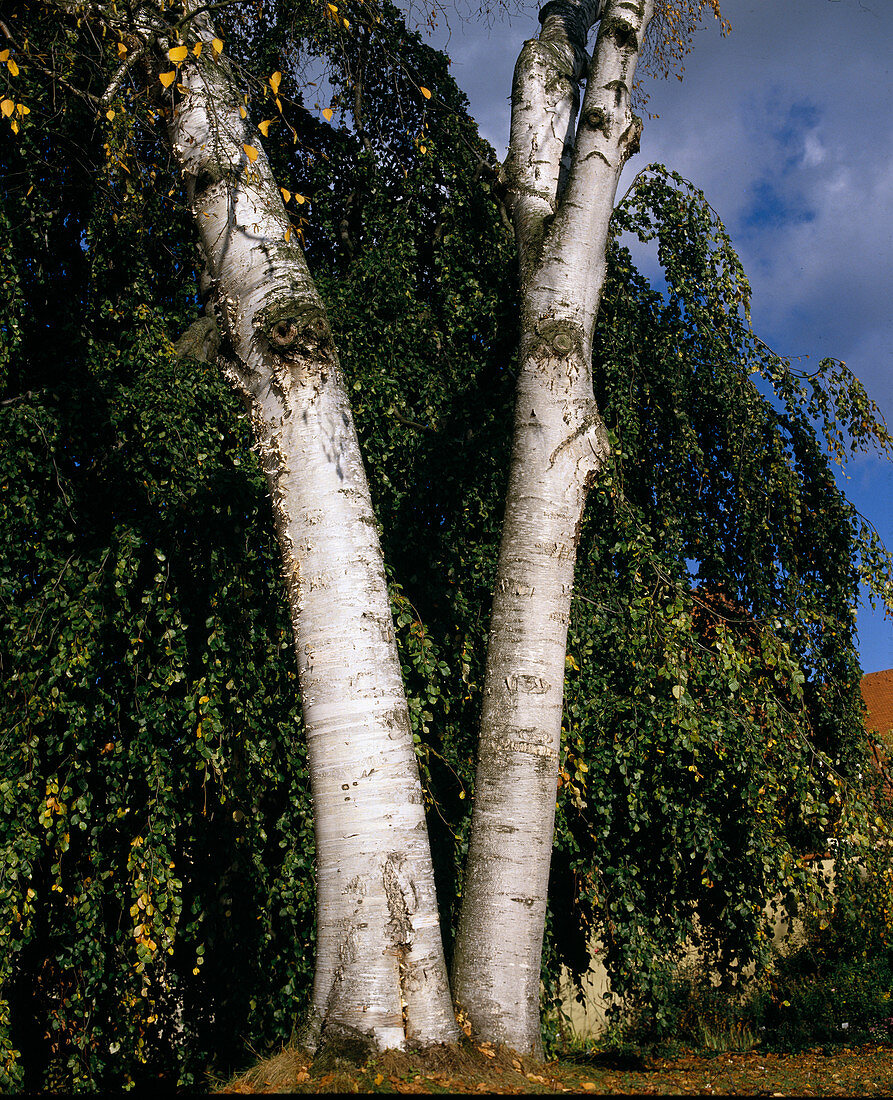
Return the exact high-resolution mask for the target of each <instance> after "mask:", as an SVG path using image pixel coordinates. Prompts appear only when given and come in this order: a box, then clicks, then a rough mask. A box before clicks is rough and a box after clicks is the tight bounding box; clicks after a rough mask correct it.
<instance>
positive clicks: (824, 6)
mask: <svg viewBox="0 0 893 1100" xmlns="http://www.w3.org/2000/svg"><path fill="white" fill-rule="evenodd" d="M722 8H723V14H724V15H725V16H726V18H727V19H729V20H730V22H731V24H732V33H731V34H730V35H729V36H728V37H727V38H721V37H720V34H719V31H718V27H717V26H716V24H715V22H714V21H713V19H712V18H711V19H710V21H709V23H707V24H705V26H704V28H703V29H702V30H701V31H699V33H698V35H697V37H696V40H695V47H694V50H693V52H692V53H691V54H690V56H689V58H688V60H687V63H686V70H685V78H684V80H683V81H682V82H680V81H678V80H676V79H675V78H671V79H669V80H659V79H652V80H649V82H648V84H647V87H648V91H649V92H650V96H651V98H650V101H649V103H648V110H649V112H650V113H651V114H652V115H657V116H658V117H656V118H650V119H647V118H646V126H645V133H644V136H643V139H642V148H641V152H640V154H639V155H638V156H637V157H636V158H634V160H633V161H632V162H631V163H630V165H628V167H627V173H628V176H629V178H631V176H632V174H633V173H634V172H636V171H638V170H639V169H640V168H642V167H644V165H645V164H647V163H649V162H651V161H659V162H661V163H663V164H666V165H668V166H669V167H670V168H673V169H675V170H676V171H678V172H681V173H682V175H684V176H686V177H687V178H688V179H690V180H691V181H692V182H693V183H694V184H695V185H696V186H697V187H699V188H700V189H701V190H702V191H704V192H705V194H706V195H707V198H708V200H709V201H710V203H711V204H712V206H713V207H714V208H715V209H716V210H717V211H718V212H719V215H720V217H722V219H723V221H724V222H725V224H726V226H727V228H728V229H729V231H730V233H731V236H732V239H733V241H734V243H735V246H736V248H737V249H738V252H739V255H740V256H741V259H742V261H743V263H744V267H745V270H746V271H747V273H748V276H749V278H750V281H751V285H752V287H753V322H754V328H755V330H756V331H757V333H758V334H759V335H760V336H761V337H762V338H763V339H764V340H765V341H766V342H767V343H768V344H769V345H770V346H771V347H772V348H774V350H775V351H777V352H779V353H781V354H783V355H788V356H792V357H798V356H808V357H809V358H808V359H805V358H804V359H803V361H802V365H803V367H804V368H805V369H810V368H811V366H814V365H816V364H817V363H818V360H819V359H821V358H822V357H823V356H833V357H835V358H838V359H843V360H844V361H845V362H846V363H847V364H848V366H849V367H850V368H851V370H853V372H854V373H855V374H856V376H857V377H858V378H860V379H861V381H862V382H863V383H864V385H865V386H866V388H867V390H868V392H869V394H870V396H871V397H872V398H873V399H874V400H875V402H876V403H877V404H878V405H879V406H880V408H881V410H882V412H883V414H884V416H885V418H886V420H887V423H888V426H890V427H893V306H891V298H893V293H891V292H893V247H891V246H893V113H891V109H890V104H891V103H893V77H891V61H890V56H891V54H893V48H891V47H893V0H722ZM535 10H536V9H535V6H534V5H530V7H529V8H528V10H527V11H526V12H524V13H521V14H519V15H517V16H513V17H512V18H510V19H508V18H495V17H494V18H491V20H490V24H491V25H490V27H489V28H488V27H487V26H486V25H485V24H484V23H482V22H480V21H474V20H470V19H469V20H465V21H463V20H461V19H459V18H457V17H455V16H451V17H450V26H449V27H448V26H447V25H446V24H445V23H444V22H443V21H441V23H440V26H439V27H438V29H437V32H436V34H435V36H434V39H433V44H434V45H437V46H438V47H440V48H443V49H445V50H446V51H447V53H449V55H450V56H451V58H452V59H453V64H452V72H453V75H454V76H455V78H456V80H457V81H458V83H459V85H460V87H461V88H463V90H464V91H465V92H466V94H467V95H468V97H469V99H470V100H471V106H472V112H473V114H474V115H475V117H476V118H477V120H478V123H479V125H480V128H481V132H482V134H483V135H484V136H485V137H486V138H487V139H488V140H489V141H490V142H491V143H492V144H493V145H494V147H495V148H496V150H497V153H499V154H500V155H503V154H504V151H505V144H506V141H507V138H508V128H509V102H508V96H509V92H510V90H511V75H512V69H513V67H514V61H515V58H516V57H517V54H518V51H519V49H520V46H521V44H522V42H523V41H524V39H525V38H528V37H530V36H531V35H532V34H534V33H535V31H536V28H537V25H538V24H537V22H536V15H535ZM623 190H625V181H621V184H620V193H622V192H623ZM838 480H839V482H840V484H841V486H842V487H843V488H844V490H845V492H846V493H847V496H848V497H849V498H850V500H851V501H852V502H853V503H854V504H855V506H856V507H857V508H858V509H859V511H860V512H861V513H862V514H863V515H864V516H866V517H867V518H868V519H869V520H871V522H872V523H874V525H875V526H876V527H877V529H878V530H879V532H880V533H881V535H882V537H883V539H884V541H885V543H886V544H887V546H888V547H893V463H891V462H890V461H889V460H882V459H879V458H876V457H869V456H864V457H859V458H857V459H856V460H855V461H853V462H852V463H851V464H850V465H849V466H848V467H847V468H846V470H844V471H842V472H841V473H840V476H839V479H838ZM858 628H859V642H860V652H861V655H862V665H863V669H864V671H865V672H875V671H878V670H880V669H886V668H891V667H893V620H891V619H890V618H889V617H887V618H885V617H884V615H883V612H882V610H880V609H879V610H877V611H874V612H872V611H871V609H870V608H868V607H866V606H864V605H863V607H861V608H860V610H859V615H858Z"/></svg>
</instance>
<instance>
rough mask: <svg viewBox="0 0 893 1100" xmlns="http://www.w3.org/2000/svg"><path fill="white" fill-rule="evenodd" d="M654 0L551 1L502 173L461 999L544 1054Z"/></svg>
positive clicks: (490, 1028)
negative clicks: (543, 1022)
mask: <svg viewBox="0 0 893 1100" xmlns="http://www.w3.org/2000/svg"><path fill="white" fill-rule="evenodd" d="M652 7H653V4H652V0H635V2H634V0H625V2H624V0H607V2H604V3H603V2H602V0H557V2H554V3H549V4H546V6H545V7H544V8H543V9H542V11H541V13H540V21H541V23H542V29H541V32H540V36H539V39H537V40H532V41H529V42H527V43H525V45H524V47H523V49H522V51H521V54H520V57H519V58H518V63H517V67H516V69H515V78H514V86H513V89H512V128H511V139H510V145H509V154H508V158H507V160H506V165H505V174H506V179H507V184H508V187H509V194H510V200H511V203H512V207H513V216H514V224H515V233H516V237H517V241H518V246H519V252H520V262H521V275H522V295H523V298H522V310H523V312H522V336H521V349H520V351H521V354H520V359H521V370H520V375H519V380H518V389H517V399H516V405H515V427H514V443H513V453H512V464H511V472H510V478H509V488H508V494H507V499H506V511H505V519H504V522H503V531H502V543H501V548H500V555H499V566H498V573H497V582H496V590H495V593H494V596H493V610H492V613H491V625H490V642H489V650H488V654H487V670H486V678H485V684H484V700H483V711H482V716H481V733H480V745H479V750H478V752H479V755H478V765H477V777H476V783H475V796H474V811H473V819H472V831H471V841H470V846H469V852H468V861H467V865H466V880H465V885H464V889H463V897H462V911H461V917H460V926H459V936H458V940H457V944H456V952H455V960H454V966H453V993H454V996H455V999H456V1004H457V1007H458V1008H459V1009H460V1011H461V1012H463V1013H464V1014H465V1016H466V1017H467V1019H468V1021H469V1022H470V1024H471V1028H472V1034H473V1035H475V1036H477V1037H479V1038H482V1039H487V1040H490V1041H494V1042H502V1043H506V1044H508V1045H509V1046H512V1047H514V1048H515V1049H517V1050H520V1051H531V1052H534V1053H541V1051H542V1039H541V1032H540V1018H539V1003H540V959H541V954H542V941H543V927H544V921H545V911H546V892H547V888H548V882H549V864H550V858H551V850H552V838H553V831H554V815H555V796H556V790H557V778H558V760H559V752H560V743H561V711H562V699H563V690H564V669H565V655H566V644H567V626H568V618H569V614H570V605H571V596H572V590H573V576H574V564H575V561H576V554H577V542H578V539H579V534H580V525H581V522H582V516H583V507H584V504H585V501H586V495H587V491H588V489H589V486H590V484H591V483H592V480H593V479H594V477H595V475H596V473H597V472H598V470H599V469H600V467H601V466H602V465H603V463H604V461H605V459H606V457H607V455H608V453H609V449H608V442H607V436H606V433H605V429H604V425H603V423H602V420H601V417H600V415H599V411H598V409H597V407H596V404H595V399H594V396H593V388H592V375H591V362H592V336H593V330H594V327H595V318H596V313H597V310H598V303H599V299H600V296H601V291H602V286H603V283H604V273H605V247H606V243H607V235H608V225H609V221H610V218H611V213H612V210H613V205H614V197H615V192H616V188H617V181H618V179H619V177H620V172H621V170H622V168H623V165H624V163H625V162H626V160H627V158H628V157H629V156H630V154H631V153H632V152H634V151H635V150H636V149H637V147H638V139H639V134H640V132H641V123H640V121H639V120H638V119H637V118H635V116H634V115H633V114H632V113H631V110H630V90H631V87H632V82H633V78H634V74H635V68H636V62H637V59H638V55H639V51H640V49H641V45H642V41H643V38H644V35H645V30H646V28H647V25H648V21H649V19H650V18H651V13H652ZM599 17H601V22H600V25H599V32H598V36H597V39H596V44H595V50H594V54H593V57H592V59H591V61H589V60H588V58H587V55H586V52H585V47H586V40H587V37H588V34H589V31H590V29H591V27H592V26H593V24H594V23H595V22H596V20H598V19H599ZM584 76H585V78H586V91H585V96H584V99H583V106H582V110H581V111H579V120H578V119H577V115H578V106H579V91H578V89H579V84H580V81H581V78H583V77H584Z"/></svg>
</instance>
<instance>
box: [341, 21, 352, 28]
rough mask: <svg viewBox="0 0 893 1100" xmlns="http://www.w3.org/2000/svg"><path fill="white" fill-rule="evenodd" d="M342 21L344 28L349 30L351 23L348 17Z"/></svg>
mask: <svg viewBox="0 0 893 1100" xmlns="http://www.w3.org/2000/svg"><path fill="white" fill-rule="evenodd" d="M341 22H342V23H343V24H344V29H345V30H348V31H349V30H350V23H349V22H348V21H347V20H346V19H342V20H341Z"/></svg>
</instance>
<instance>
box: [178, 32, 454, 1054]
mask: <svg viewBox="0 0 893 1100" xmlns="http://www.w3.org/2000/svg"><path fill="white" fill-rule="evenodd" d="M203 18H206V17H203V16H202V15H200V14H199V15H198V16H197V18H196V21H195V24H194V30H195V32H196V34H200V35H201V37H202V38H204V39H205V48H204V50H203V52H202V54H201V57H200V58H198V59H196V58H194V56H193V55H192V54H190V57H189V60H188V61H187V62H185V63H184V65H183V67H182V70H181V72H180V76H179V82H180V84H181V85H182V86H183V87H184V88H185V91H184V92H183V93H182V95H181V97H180V99H179V101H178V103H177V106H176V108H175V110H174V113H173V119H172V123H171V142H172V147H173V150H174V153H175V155H176V157H177V160H178V162H179V164H180V167H181V168H182V171H183V173H184V175H185V176H186V179H187V181H188V186H189V193H190V200H191V202H192V209H193V213H194V216H195V220H196V224H197V226H198V229H199V232H200V234H201V240H202V244H203V247H204V251H205V256H206V263H207V272H208V274H209V275H210V277H211V280H212V284H213V288H214V294H215V301H216V303H217V308H218V320H219V322H220V325H221V329H222V331H223V332H224V333H225V335H226V337H227V339H228V341H229V345H230V346H229V362H228V365H227V367H226V368H225V369H226V373H227V376H228V378H229V380H230V381H231V382H232V384H233V385H234V386H235V387H236V388H237V390H238V391H239V393H240V394H241V396H242V398H243V399H244V401H245V403H246V406H247V408H248V410H249V414H250V418H251V423H252V426H253V428H254V433H255V439H256V445H257V448H258V451H259V454H260V458H261V462H262V465H263V469H264V471H265V473H266V476H267V481H268V484H269V488H270V493H271V496H272V500H273V507H274V514H275V518H276V525H277V532H278V536H279V543H280V547H281V551H282V571H283V579H284V581H285V586H286V591H287V595H288V602H289V607H290V610H291V618H292V624H293V627H294V638H295V646H296V650H297V655H298V662H299V675H300V691H301V701H302V706H303V716H304V724H305V728H306V732H307V739H308V748H309V765H310V775H311V784H312V794H313V808H314V824H315V829H316V849H317V892H318V932H317V960H316V974H315V982H314V993H313V1006H314V1024H313V1028H312V1029H311V1035H310V1039H311V1041H315V1038H317V1037H318V1036H319V1034H320V1033H321V1031H322V1030H323V1029H329V1030H332V1031H335V1032H337V1031H338V1030H342V1031H349V1032H361V1033H363V1034H365V1035H367V1036H369V1037H371V1038H372V1040H373V1041H374V1043H375V1044H376V1045H377V1046H378V1047H380V1048H387V1047H400V1046H403V1045H404V1043H409V1044H411V1045H427V1044H430V1043H437V1042H447V1041H452V1040H454V1039H455V1038H456V1035H457V1032H456V1026H455V1019H454V1017H453V1012H452V1005H451V1002H450V998H449V990H448V986H447V977H446V970H445V965H444V960H443V953H442V947H441V939H440V928H439V921H438V912H437V904H436V898H435V891H434V877H433V871H432V867H431V858H430V852H429V846H428V836H427V830H426V824H425V813H424V807H423V802H422V790H421V785H420V782H419V776H418V769H417V764H416V759H415V754H414V751H413V745H412V735H411V729H410V723H409V714H408V710H407V705H406V699H405V695H404V690H403V685H402V681H401V675H400V665H399V660H398V657H397V651H396V646H395V640H394V632H393V628H392V619H391V612H390V607H389V603H388V595H387V585H386V580H385V574H384V566H383V561H382V555H381V549H380V546H379V540H378V534H377V529H376V520H375V516H374V514H373V511H372V505H371V501H370V497H369V490H368V485H367V482H366V476H365V473H364V470H363V463H362V459H361V456H360V451H359V447H358V443H357V438H356V434H355V431H354V426H353V419H352V416H351V410H350V406H349V404H348V401H347V398H346V395H345V390H344V386H343V383H342V377H341V372H340V368H339V365H338V359H337V354H336V351H335V347H334V344H333V341H332V335H331V331H330V328H329V324H328V320H327V318H326V314H325V309H324V307H323V304H322V302H321V300H320V298H319V296H318V294H317V291H316V287H315V285H314V283H313V280H312V278H311V276H310V274H309V272H308V270H307V266H306V263H305V261H304V256H303V253H302V251H301V249H300V247H299V245H298V243H297V241H296V240H295V239H294V237H292V239H291V240H290V241H286V239H285V238H286V235H287V231H288V225H289V223H288V217H287V214H286V212H285V209H284V206H283V203H282V199H281V197H280V193H279V190H278V188H277V186H276V183H275V180H274V179H273V176H272V173H271V170H270V167H269V164H268V162H267V159H266V157H265V155H264V152H263V147H262V143H261V140H260V138H259V136H258V134H257V132H256V131H254V130H253V128H252V127H250V125H249V123H247V122H245V121H243V120H242V118H241V117H240V113H239V107H240V105H241V103H242V96H241V91H240V88H239V87H238V85H237V83H236V81H235V79H234V77H233V75H232V72H231V70H230V68H229V65H228V63H227V61H226V59H225V57H219V58H216V57H215V56H214V53H213V51H212V49H211V46H210V40H211V38H212V37H213V32H212V31H211V29H210V27H209V26H203V24H202V19H203ZM246 145H247V146H250V147H251V149H252V150H256V151H257V156H256V158H255V159H254V160H253V162H252V161H250V160H249V156H248V154H247V153H246V150H245V146H246Z"/></svg>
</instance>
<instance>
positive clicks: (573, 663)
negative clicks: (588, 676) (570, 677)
mask: <svg viewBox="0 0 893 1100" xmlns="http://www.w3.org/2000/svg"><path fill="white" fill-rule="evenodd" d="M564 663H565V665H566V667H567V668H572V669H573V670H574V672H579V671H580V666H579V665H578V664H577V659H576V657H573V656H571V654H570V653H568V655H567V656H566V657H565V658H564Z"/></svg>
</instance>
